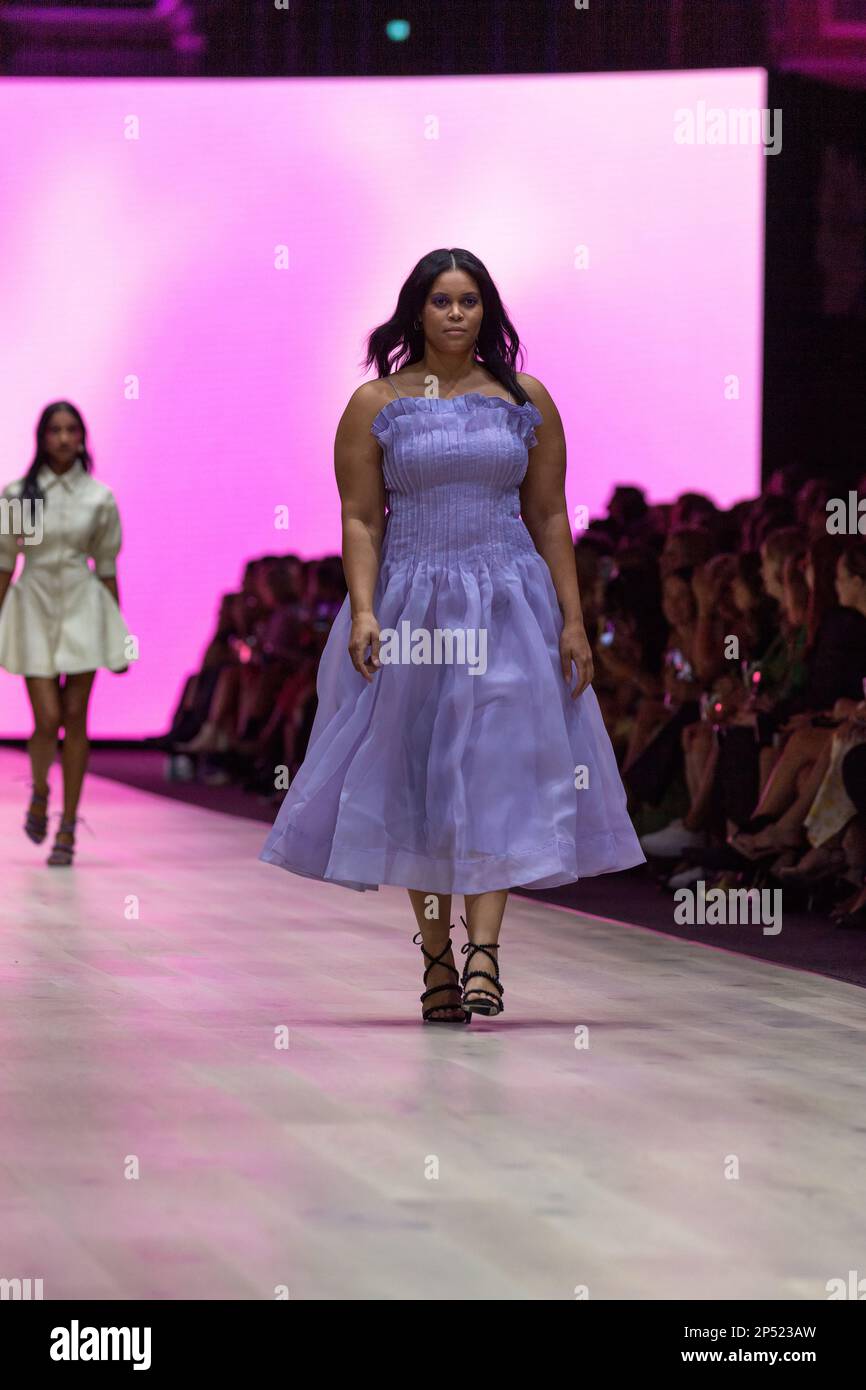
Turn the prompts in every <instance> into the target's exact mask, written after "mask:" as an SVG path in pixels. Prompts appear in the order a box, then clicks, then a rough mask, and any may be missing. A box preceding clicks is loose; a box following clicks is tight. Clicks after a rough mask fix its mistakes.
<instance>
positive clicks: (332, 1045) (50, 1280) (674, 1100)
mask: <svg viewBox="0 0 866 1390" xmlns="http://www.w3.org/2000/svg"><path fill="white" fill-rule="evenodd" d="M26 767H27V764H26V760H25V759H24V757H23V756H22V755H20V754H18V753H16V752H12V751H5V750H4V751H0V847H2V848H0V871H2V880H0V881H2V907H0V912H2V931H0V1109H2V1121H0V1134H2V1138H0V1278H6V1279H13V1278H22V1279H23V1278H34V1279H35V1278H42V1279H43V1280H44V1296H45V1298H46V1299H56V1298H88V1299H102V1298H121V1299H133V1298H143V1299H190V1298H209V1299H216V1298H229V1299H272V1298H273V1297H274V1296H275V1293H274V1291H275V1289H278V1288H280V1287H281V1286H286V1287H287V1288H288V1292H289V1296H290V1297H291V1298H294V1299H331V1298H333V1299H365V1298H375V1299H453V1298H456V1299H476V1298H490V1299H573V1298H574V1297H575V1296H576V1295H575V1290H576V1289H580V1288H586V1289H587V1290H588V1293H589V1296H590V1297H591V1298H593V1299H609V1298H625V1299H667V1298H699V1299H722V1300H726V1299H733V1298H756V1299H771V1298H788V1299H823V1298H825V1297H826V1291H825V1286H826V1283H827V1281H828V1280H830V1279H833V1278H842V1279H846V1278H847V1275H848V1271H849V1270H851V1269H855V1270H859V1271H860V1273H861V1274H862V1273H863V1272H864V1270H866V1119H864V1094H866V1081H864V1051H866V1009H864V1004H866V998H864V993H863V991H862V990H860V989H858V988H856V987H855V986H853V985H848V984H844V983H840V982H838V981H834V980H829V979H825V978H822V977H820V976H817V975H810V974H805V973H800V972H797V971H794V970H788V969H784V968H779V967H777V966H773V965H769V964H766V963H764V962H761V961H757V960H754V959H749V958H747V957H744V956H740V955H736V954H733V953H730V952H726V951H719V950H715V949H711V948H707V947H705V946H703V945H694V944H690V943H687V942H683V941H679V940H675V939H673V938H667V937H665V936H662V935H660V934H657V933H654V932H651V931H648V930H645V929H643V928H637V927H630V926H628V925H625V924H622V925H621V924H617V923H610V922H605V921H600V920H598V919H590V918H582V917H578V916H575V915H573V914H571V913H568V912H564V911H560V910H557V909H555V908H552V907H548V906H546V905H544V904H542V903H540V902H535V901H531V900H527V899H522V898H512V900H511V901H510V903H509V907H508V912H507V916H506V922H505V926H504V930H503V934H502V949H501V952H500V956H501V970H502V978H503V982H504V984H505V987H506V993H505V1003H506V1011H505V1013H504V1014H503V1015H502V1016H501V1017H500V1018H499V1019H496V1020H486V1019H481V1018H479V1017H476V1018H475V1019H474V1021H473V1023H472V1024H471V1025H470V1026H469V1027H468V1028H465V1029H462V1030H460V1029H457V1028H442V1027H430V1026H422V1024H421V1022H420V1012H419V1010H420V1005H419V1003H418V995H419V994H420V992H421V989H422V984H421V972H422V958H421V954H420V951H419V948H418V947H417V946H415V945H413V943H412V939H411V938H412V935H413V932H414V930H415V927H414V922H413V920H412V919H411V917H410V913H409V905H408V898H407V896H406V894H405V892H404V891H403V890H402V889H393V888H388V889H383V890H382V891H381V892H379V893H366V894H356V893H352V892H349V891H347V890H345V889H342V888H336V887H329V886H325V885H322V884H319V883H316V882H314V881H312V880H306V879H302V878H299V877H297V876H295V875H290V874H287V873H284V872H283V871H282V870H279V869H277V868H274V867H273V866H270V865H265V864H262V863H260V862H259V861H258V859H257V855H258V852H259V850H260V848H261V845H262V843H263V840H264V834H265V828H264V827H262V826H261V825H257V824H256V823H254V822H251V821H246V820H236V819H234V818H232V817H228V816H223V815H220V814H218V813H214V812H210V811H206V810H202V809H200V808H197V807H194V806H188V805H183V804H181V803H180V802H174V801H170V800H166V799H163V798H159V797H155V796H152V795H150V794H148V793H146V792H141V791H137V790H135V789H132V788H129V787H124V786H122V785H119V784H118V783H115V782H108V781H104V780H101V779H99V778H96V777H94V778H91V779H90V780H89V782H88V784H87V787H86V791H85V804H84V806H83V808H82V809H83V812H84V815H85V817H86V818H87V820H88V821H89V822H90V824H91V827H92V829H93V831H94V834H93V835H92V836H91V835H89V834H88V832H87V830H86V829H84V830H82V831H81V832H80V835H79V845H80V849H79V855H78V861H79V862H78V863H77V865H76V867H75V868H74V869H72V870H58V869H48V868H46V867H45V865H44V860H45V856H46V852H47V845H44V846H42V847H39V848H37V847H36V846H34V845H32V844H30V842H29V841H28V840H27V839H26V838H25V836H24V834H23V832H22V831H21V829H20V825H21V821H22V819H23V810H24V806H25V801H26V796H27V788H26V785H25V784H24V783H23V782H20V781H16V780H14V779H15V778H16V777H21V776H23V775H24V774H25V773H26ZM58 772H59V769H57V768H55V769H54V770H53V772H52V789H53V801H54V805H55V809H56V807H57V804H58V800H59V798H58V795H57V793H58V791H59V777H58ZM462 910H463V904H462V901H461V900H460V899H456V900H455V908H454V921H455V923H456V924H457V930H456V932H455V940H456V942H457V943H458V945H459V944H462V942H463V940H464V933H463V929H462V927H460V926H459V921H458V914H459V912H460V911H462ZM462 959H463V958H461V957H459V956H458V960H459V961H460V962H461V963H462ZM282 1029H285V1030H287V1035H288V1047H286V1048H279V1047H277V1046H275V1041H276V1040H278V1038H279V1030H282ZM582 1029H586V1030H588V1046H587V1047H581V1046H577V1047H576V1046H575V1042H576V1040H577V1041H578V1042H579V1041H580V1039H581V1036H582V1035H581V1033H580V1031H579V1030H582ZM576 1030H578V1031H577V1032H576Z"/></svg>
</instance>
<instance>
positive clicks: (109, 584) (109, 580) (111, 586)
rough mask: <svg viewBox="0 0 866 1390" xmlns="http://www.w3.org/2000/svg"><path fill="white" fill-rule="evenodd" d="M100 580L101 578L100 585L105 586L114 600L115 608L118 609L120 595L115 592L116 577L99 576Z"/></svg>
mask: <svg viewBox="0 0 866 1390" xmlns="http://www.w3.org/2000/svg"><path fill="white" fill-rule="evenodd" d="M100 578H101V580H102V583H103V584H104V585H105V587H106V589H107V590H108V592H109V593H110V594H111V597H112V598H113V599H114V602H115V603H116V604H117V606H118V608H119V607H120V595H119V593H118V591H117V577H116V576H115V575H113V574H112V575H105V576H100Z"/></svg>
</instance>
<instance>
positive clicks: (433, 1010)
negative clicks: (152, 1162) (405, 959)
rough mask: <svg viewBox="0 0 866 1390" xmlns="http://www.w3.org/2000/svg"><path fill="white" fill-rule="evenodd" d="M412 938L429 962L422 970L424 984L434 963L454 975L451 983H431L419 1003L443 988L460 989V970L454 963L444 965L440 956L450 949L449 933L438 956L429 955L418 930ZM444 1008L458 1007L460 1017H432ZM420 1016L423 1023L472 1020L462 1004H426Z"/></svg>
mask: <svg viewBox="0 0 866 1390" xmlns="http://www.w3.org/2000/svg"><path fill="white" fill-rule="evenodd" d="M412 940H413V941H414V942H415V944H416V945H420V947H421V950H422V951H423V953H424V955H425V957H426V959H427V960H428V962H429V964H428V965H427V966H426V968H425V970H424V983H425V985H426V983H427V976H428V975H429V974H430V971H431V970H432V969H433V967H434V965H441V967H442V969H443V970H447V971H449V973H450V974H453V976H454V983H453V985H433V986H432V987H431V988H430V989H425V991H424V993H423V994H422V995H421V996H420V998H421V1003H422V1004H423V1003H424V1001H425V999H429V998H430V996H431V995H432V994H441V993H442V991H443V990H448V992H449V993H451V992H453V991H454V990H455V989H456V990H457V991H458V992H459V989H460V972H459V971H458V970H457V967H456V966H454V965H446V963H445V961H444V960H443V959H442V957H443V956H447V954H448V952H449V951H450V950H451V937H450V935H449V937H448V940H447V941H446V942H445V945H444V946H443V947H442V950H441V951H440V952H439V954H438V956H431V954H430V952H429V951H428V950H427V947H426V946H425V945H424V938H423V936H422V935H421V933H420V931H417V932H416V933H415V935H414V936H413V937H412ZM444 1009H449V1010H451V1011H452V1012H453V1011H454V1010H455V1009H460V1011H461V1017H460V1018H435V1017H434V1015H435V1014H437V1013H442V1011H443V1010H444ZM421 1018H422V1019H423V1021H424V1022H425V1023H459V1024H460V1025H461V1026H462V1025H463V1024H464V1023H471V1022H472V1015H471V1014H470V1013H467V1011H466V1010H465V1009H464V1008H463V1006H462V1004H428V1006H427V1008H426V1009H422V1010H421Z"/></svg>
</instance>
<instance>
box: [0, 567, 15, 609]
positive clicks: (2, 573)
mask: <svg viewBox="0 0 866 1390" xmlns="http://www.w3.org/2000/svg"><path fill="white" fill-rule="evenodd" d="M14 573H15V571H14V570H0V608H2V607H3V600H4V598H5V597H6V590H7V589H8V588H9V585H10V584H11V583H12V576H13V574H14Z"/></svg>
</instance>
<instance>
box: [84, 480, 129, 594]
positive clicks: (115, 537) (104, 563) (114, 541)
mask: <svg viewBox="0 0 866 1390" xmlns="http://www.w3.org/2000/svg"><path fill="white" fill-rule="evenodd" d="M122 540H123V536H122V533H121V529H120V512H119V511H118V510H117V503H116V502H115V500H114V493H112V492H109V493H107V495H106V497H105V499H104V500H103V502H102V505H101V506H100V508H99V517H98V519H97V523H96V528H95V531H94V535H93V542H92V547H91V551H90V553H91V555H92V556H93V559H94V562H95V565H96V573H97V574H98V575H99V578H100V579H113V578H114V576H115V575H116V574H117V565H116V564H115V561H116V560H117V556H118V552H119V551H120V547H121V544H122Z"/></svg>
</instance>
